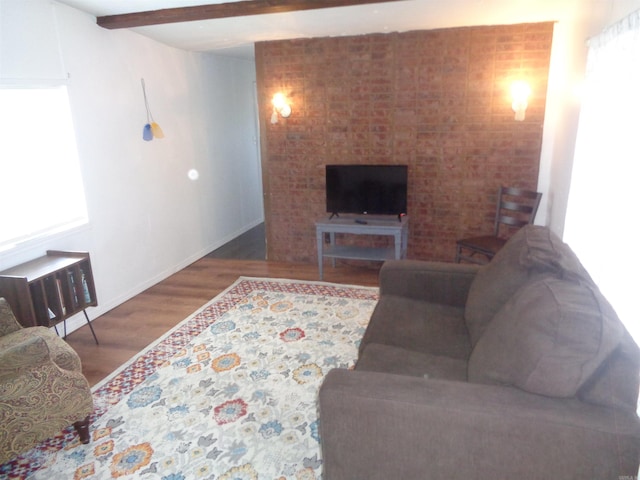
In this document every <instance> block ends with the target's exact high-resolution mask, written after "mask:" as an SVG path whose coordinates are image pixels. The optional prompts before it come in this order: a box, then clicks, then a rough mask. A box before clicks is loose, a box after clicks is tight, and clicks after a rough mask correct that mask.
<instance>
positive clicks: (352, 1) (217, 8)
mask: <svg viewBox="0 0 640 480" xmlns="http://www.w3.org/2000/svg"><path fill="white" fill-rule="evenodd" d="M398 1H404V0H244V1H240V2H227V3H216V4H210V5H196V6H193V7H177V8H165V9H162V10H150V11H146V12H135V13H123V14H120V15H107V16H103V17H98V18H97V23H98V25H100V26H101V27H104V28H108V29H117V28H133V27H144V26H148V25H161V24H165V23H179V22H193V21H197V20H211V19H215V18H229V17H244V16H248V15H264V14H269V13H287V12H297V11H301V10H314V9H318V8H332V7H345V6H353V5H365V4H369V3H386V2H398Z"/></svg>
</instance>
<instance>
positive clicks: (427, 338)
mask: <svg viewBox="0 0 640 480" xmlns="http://www.w3.org/2000/svg"><path fill="white" fill-rule="evenodd" d="M463 314H464V309H463V308H462V307H452V306H449V305H441V304H437V303H431V302H423V301H420V300H414V299H410V298H405V297H400V296H397V295H382V296H381V297H380V300H379V301H378V303H377V304H376V308H375V309H374V311H373V314H372V315H371V320H370V321H369V325H368V326H367V329H366V331H365V333H364V336H363V338H362V342H361V344H360V349H359V355H361V354H362V353H363V351H364V348H365V347H366V346H367V345H368V344H369V343H379V344H383V345H393V346H396V347H400V348H405V349H407V350H412V351H414V352H421V353H431V354H433V355H444V356H447V357H452V358H460V359H463V360H467V359H468V358H469V355H470V353H471V345H470V343H469V335H468V333H467V328H466V326H465V324H464V316H463Z"/></svg>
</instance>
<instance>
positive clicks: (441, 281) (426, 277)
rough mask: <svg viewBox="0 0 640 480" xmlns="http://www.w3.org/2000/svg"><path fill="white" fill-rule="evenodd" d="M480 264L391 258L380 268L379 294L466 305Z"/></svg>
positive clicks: (452, 304) (457, 305)
mask: <svg viewBox="0 0 640 480" xmlns="http://www.w3.org/2000/svg"><path fill="white" fill-rule="evenodd" d="M479 268H480V266H478V265H469V264H461V263H445V262H424V261H419V260H389V261H387V262H385V263H384V264H383V265H382V268H381V269H380V295H398V296H402V297H407V298H412V299H414V300H422V301H426V302H432V303H440V304H443V305H451V306H456V307H463V306H464V305H465V303H466V301H467V293H468V292H469V288H470V287H471V282H472V281H473V279H474V278H475V275H476V273H477V271H478V270H479Z"/></svg>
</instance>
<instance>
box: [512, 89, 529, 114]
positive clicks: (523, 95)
mask: <svg viewBox="0 0 640 480" xmlns="http://www.w3.org/2000/svg"><path fill="white" fill-rule="evenodd" d="M529 95H531V88H530V87H529V84H528V83H527V82H523V81H516V82H513V83H512V84H511V98H512V99H513V103H512V104H511V108H513V111H514V112H516V116H515V119H516V120H517V121H519V122H521V121H523V120H524V113H525V112H526V111H527V106H528V103H527V102H528V100H529Z"/></svg>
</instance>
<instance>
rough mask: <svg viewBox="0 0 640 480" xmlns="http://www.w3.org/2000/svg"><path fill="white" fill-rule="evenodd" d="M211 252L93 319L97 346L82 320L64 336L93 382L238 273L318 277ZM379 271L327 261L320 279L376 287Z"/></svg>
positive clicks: (313, 269)
mask: <svg viewBox="0 0 640 480" xmlns="http://www.w3.org/2000/svg"><path fill="white" fill-rule="evenodd" d="M258 231H259V230H258ZM254 233H255V232H254ZM262 238H264V236H263V237H262ZM245 240H246V239H245ZM253 240H255V239H253ZM239 241H240V240H239ZM232 243H233V242H232ZM236 243H238V242H236ZM225 247H226V250H227V251H233V250H234V249H235V250H236V252H237V253H236V254H235V255H237V256H242V255H243V253H242V252H243V251H245V250H243V249H242V247H241V246H238V245H235V246H233V245H229V246H228V247H227V246H225ZM221 256H224V252H222V253H221ZM215 257H216V255H215V252H212V254H210V255H208V256H206V257H204V258H201V259H200V260H198V261H197V262H195V263H193V264H191V265H189V266H188V267H186V268H184V269H183V270H181V271H179V272H177V273H176V274H174V275H172V276H171V277H169V278H167V279H166V280H164V281H162V282H160V283H158V284H157V285H154V286H153V287H151V288H149V289H148V290H146V291H144V292H142V293H141V294H139V295H137V296H135V297H134V298H132V299H131V300H129V301H127V302H125V303H123V304H122V305H120V306H118V307H116V308H114V309H113V310H111V311H109V312H107V313H105V314H103V315H101V316H100V317H98V318H96V319H95V320H94V321H93V322H92V324H93V328H94V329H95V332H96V335H97V336H98V340H99V341H100V344H99V345H96V344H95V342H94V340H93V337H92V336H91V331H90V330H89V327H88V326H86V325H85V326H83V327H81V328H80V329H78V330H76V331H74V332H72V333H70V334H69V335H68V337H67V341H68V343H69V345H71V346H72V347H73V348H74V349H75V350H76V352H78V354H79V355H80V358H81V359H82V368H83V373H84V374H85V376H86V377H87V379H88V381H89V383H90V384H91V385H92V386H93V385H95V384H96V383H98V382H99V381H100V380H102V379H104V378H105V377H107V376H108V375H109V374H110V373H111V372H113V371H114V370H116V369H117V368H118V367H119V366H120V365H122V364H123V363H125V362H126V361H127V360H129V359H130V358H131V357H133V356H134V355H135V354H136V353H138V352H139V351H140V350H142V349H143V348H144V347H146V346H147V345H149V344H150V343H152V342H153V341H154V340H156V339H157V338H158V337H160V336H161V335H162V334H164V333H165V332H167V331H168V330H170V329H171V328H172V327H174V326H175V325H176V324H178V323H179V322H180V321H182V320H183V319H185V318H186V317H188V316H189V315H190V314H191V313H193V312H194V311H196V310H197V309H198V308H200V307H201V306H202V305H204V304H205V303H207V302H208V301H209V300H211V299H212V298H213V297H215V296H216V295H218V294H219V293H221V292H222V291H223V290H225V289H226V288H227V287H228V286H229V285H231V284H232V283H233V282H234V281H235V280H236V279H237V278H238V277H239V276H247V277H272V278H293V279H300V280H318V267H317V265H294V264H286V263H276V262H268V261H265V260H244V259H229V258H215ZM263 258H264V257H263ZM378 271H379V265H378V266H376V267H372V266H370V265H365V266H362V267H360V266H348V265H338V266H337V267H336V268H331V267H330V266H329V265H327V266H326V267H325V279H324V280H325V281H327V282H335V283H343V284H354V285H368V286H376V285H377V284H378Z"/></svg>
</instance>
